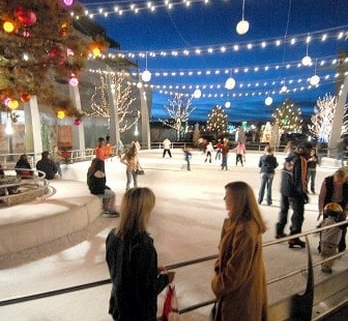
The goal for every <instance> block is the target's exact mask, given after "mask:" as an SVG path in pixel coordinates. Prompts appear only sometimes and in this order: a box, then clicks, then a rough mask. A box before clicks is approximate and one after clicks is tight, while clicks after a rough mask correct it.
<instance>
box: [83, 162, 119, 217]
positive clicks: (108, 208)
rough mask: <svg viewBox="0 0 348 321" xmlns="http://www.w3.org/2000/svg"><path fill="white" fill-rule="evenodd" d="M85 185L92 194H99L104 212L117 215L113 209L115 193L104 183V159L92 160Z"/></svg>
mask: <svg viewBox="0 0 348 321" xmlns="http://www.w3.org/2000/svg"><path fill="white" fill-rule="evenodd" d="M87 185H88V188H89V190H90V192H91V194H93V195H97V196H100V197H101V198H102V199H103V210H104V213H105V214H110V215H112V216H113V217H118V216H119V214H118V213H117V212H116V210H115V200H116V195H115V193H114V192H113V191H112V190H111V189H110V187H108V186H107V185H106V177H105V172H104V161H103V160H101V159H99V158H94V159H93V160H92V163H91V166H90V167H89V168H88V172H87Z"/></svg>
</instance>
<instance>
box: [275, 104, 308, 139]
mask: <svg viewBox="0 0 348 321" xmlns="http://www.w3.org/2000/svg"><path fill="white" fill-rule="evenodd" d="M272 117H273V118H274V121H275V123H277V124H278V126H279V130H280V131H282V132H283V133H299V132H301V129H302V122H303V119H302V116H301V110H300V108H296V106H295V104H294V102H293V101H292V100H291V99H286V100H285V101H284V102H283V103H282V104H280V105H279V106H278V107H277V109H276V110H275V111H274V113H273V114H272Z"/></svg>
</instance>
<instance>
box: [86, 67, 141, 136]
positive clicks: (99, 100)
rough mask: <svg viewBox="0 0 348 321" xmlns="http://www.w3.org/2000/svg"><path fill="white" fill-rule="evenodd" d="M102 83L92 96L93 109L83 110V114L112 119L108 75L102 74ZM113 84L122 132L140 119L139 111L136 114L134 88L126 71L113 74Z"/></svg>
mask: <svg viewBox="0 0 348 321" xmlns="http://www.w3.org/2000/svg"><path fill="white" fill-rule="evenodd" d="M100 83H101V84H100V85H99V86H96V87H95V89H94V93H93V95H92V97H91V109H92V110H86V109H84V110H83V115H86V116H93V117H96V116H97V117H98V116H99V117H102V118H108V119H110V105H111V103H110V102H109V98H108V83H107V76H106V75H103V74H102V75H100ZM111 86H112V87H113V88H114V89H115V90H114V91H113V99H114V100H115V102H116V106H117V116H118V123H119V130H120V133H124V132H126V131H127V130H129V129H130V128H132V127H133V126H134V125H135V124H136V123H137V122H138V120H139V116H140V115H139V113H138V112H137V113H136V114H135V112H134V108H132V107H133V106H132V105H133V102H134V101H135V98H134V97H132V88H131V87H130V85H129V84H128V83H127V78H126V76H125V74H124V73H118V74H114V75H112V76H111Z"/></svg>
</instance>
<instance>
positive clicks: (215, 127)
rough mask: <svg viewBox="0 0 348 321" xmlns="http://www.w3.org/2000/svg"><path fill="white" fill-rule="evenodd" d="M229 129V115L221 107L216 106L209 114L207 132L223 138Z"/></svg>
mask: <svg viewBox="0 0 348 321" xmlns="http://www.w3.org/2000/svg"><path fill="white" fill-rule="evenodd" d="M226 129H227V114H226V113H225V111H224V110H223V109H222V107H221V106H220V105H216V106H215V107H214V108H213V109H212V110H211V111H210V113H209V114H208V120H207V130H208V131H211V132H215V133H216V136H217V137H220V136H222V135H223V134H224V133H225V132H226Z"/></svg>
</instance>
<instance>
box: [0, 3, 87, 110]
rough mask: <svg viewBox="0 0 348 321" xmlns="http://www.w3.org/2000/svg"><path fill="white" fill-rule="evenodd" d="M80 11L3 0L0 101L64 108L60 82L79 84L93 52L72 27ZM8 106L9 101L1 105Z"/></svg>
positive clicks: (58, 5) (70, 6) (0, 8)
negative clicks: (58, 87) (34, 99)
mask: <svg viewBox="0 0 348 321" xmlns="http://www.w3.org/2000/svg"><path fill="white" fill-rule="evenodd" d="M81 10H82V8H81V7H80V6H78V5H76V4H74V3H73V1H62V0H49V1H47V0H31V1H28V0H11V1H1V2H0V17H1V30H0V101H1V102H2V103H3V101H4V99H8V98H10V99H11V101H15V100H16V101H20V100H22V101H29V100H30V97H31V96H32V95H36V96H37V97H38V99H39V100H40V101H41V102H44V103H49V104H52V103H54V104H56V105H59V104H60V102H62V105H65V108H66V109H69V107H70V106H69V103H68V100H67V99H66V97H62V96H61V94H60V93H59V92H56V85H57V82H58V83H65V84H68V82H69V80H70V79H73V80H75V81H76V80H77V78H78V76H79V72H80V70H81V68H82V66H83V64H84V61H85V59H86V58H87V56H88V54H89V52H90V51H91V48H90V46H89V42H90V41H91V39H89V40H87V38H86V37H83V36H82V35H81V34H80V33H79V32H77V31H76V30H75V29H74V27H73V20H72V19H73V16H74V14H73V13H75V15H76V14H77V13H78V12H80V11H81ZM3 104H4V105H5V107H7V106H8V105H7V103H3Z"/></svg>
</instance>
